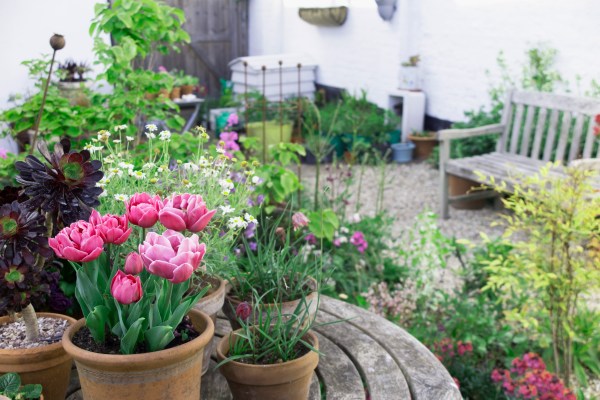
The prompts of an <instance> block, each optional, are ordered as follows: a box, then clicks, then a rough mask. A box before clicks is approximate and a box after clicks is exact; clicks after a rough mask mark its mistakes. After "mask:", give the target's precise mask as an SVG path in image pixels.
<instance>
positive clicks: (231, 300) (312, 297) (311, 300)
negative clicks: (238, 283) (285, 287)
mask: <svg viewBox="0 0 600 400" xmlns="http://www.w3.org/2000/svg"><path fill="white" fill-rule="evenodd" d="M309 285H310V286H311V289H313V291H312V292H311V293H309V294H308V295H307V296H306V297H305V301H306V304H307V305H308V317H309V318H310V319H311V320H312V319H313V318H314V316H315V315H316V313H317V306H318V301H319V298H318V297H319V292H318V291H317V281H316V280H315V279H313V278H310V280H309ZM227 292H228V293H229V290H228V291H227ZM259 294H260V293H259ZM301 301H302V299H298V300H292V301H286V302H283V303H281V304H262V305H261V307H262V308H264V309H274V308H275V307H276V306H277V308H279V310H280V311H281V314H288V315H291V314H293V313H294V311H295V310H296V308H298V305H299V304H300V302H301ZM240 303H242V300H240V299H238V298H237V297H235V296H230V295H229V294H227V295H226V296H225V304H224V305H223V313H224V314H225V316H226V317H227V319H228V320H229V323H230V324H231V328H232V329H233V330H236V329H240V328H241V325H240V324H239V323H238V322H237V317H236V315H235V310H236V308H237V306H238V305H239V304H240ZM253 318H254V317H253V316H250V318H249V322H252V321H253Z"/></svg>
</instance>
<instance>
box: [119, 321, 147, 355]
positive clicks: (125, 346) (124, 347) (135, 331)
mask: <svg viewBox="0 0 600 400" xmlns="http://www.w3.org/2000/svg"><path fill="white" fill-rule="evenodd" d="M144 320H145V318H140V319H138V320H137V321H135V322H134V323H133V325H131V326H130V327H129V329H128V330H127V333H125V335H124V336H123V337H122V338H121V353H122V354H132V353H133V351H134V350H135V346H136V344H137V343H138V341H139V338H140V331H141V330H142V323H143V322H144Z"/></svg>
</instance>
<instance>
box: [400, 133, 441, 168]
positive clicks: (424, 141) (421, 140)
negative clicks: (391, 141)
mask: <svg viewBox="0 0 600 400" xmlns="http://www.w3.org/2000/svg"><path fill="white" fill-rule="evenodd" d="M429 133H430V135H429V136H415V135H408V139H409V140H410V141H411V142H413V143H414V144H415V152H414V157H415V158H416V159H417V160H419V161H422V160H426V159H428V158H429V156H430V155H431V153H432V152H433V149H434V148H435V147H436V146H437V145H438V143H439V142H438V140H437V139H436V137H435V133H433V132H429Z"/></svg>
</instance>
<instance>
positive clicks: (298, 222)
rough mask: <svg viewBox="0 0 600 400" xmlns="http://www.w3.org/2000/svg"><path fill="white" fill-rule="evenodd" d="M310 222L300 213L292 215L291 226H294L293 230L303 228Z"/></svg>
mask: <svg viewBox="0 0 600 400" xmlns="http://www.w3.org/2000/svg"><path fill="white" fill-rule="evenodd" d="M309 222H310V220H309V219H308V217H307V216H306V215H304V214H303V213H301V212H297V213H294V215H292V224H293V225H294V230H297V229H299V228H302V227H303V226H307V225H308V223H309Z"/></svg>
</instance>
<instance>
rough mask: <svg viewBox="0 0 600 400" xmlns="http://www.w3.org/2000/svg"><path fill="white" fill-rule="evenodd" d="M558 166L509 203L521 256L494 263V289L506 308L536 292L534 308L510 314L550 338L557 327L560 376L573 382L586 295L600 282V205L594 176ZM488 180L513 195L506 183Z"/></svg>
mask: <svg viewBox="0 0 600 400" xmlns="http://www.w3.org/2000/svg"><path fill="white" fill-rule="evenodd" d="M552 168H553V165H552V164H549V165H547V166H545V167H543V168H542V169H541V170H540V171H539V173H536V174H535V175H533V176H530V177H524V178H523V180H522V183H520V184H516V185H515V186H514V188H513V191H514V194H513V195H512V196H510V197H508V198H507V199H505V200H503V202H504V204H505V206H506V207H507V208H508V209H509V210H511V211H512V214H509V215H506V216H503V219H504V221H505V224H506V231H505V235H504V236H505V238H506V239H509V238H510V239H512V243H513V246H514V250H513V251H511V252H510V253H509V254H508V255H507V256H506V257H498V258H497V259H495V260H491V261H490V263H489V266H488V268H487V270H488V273H489V274H490V275H489V278H488V284H487V285H486V288H489V289H493V290H495V291H498V292H501V293H502V299H503V300H504V301H505V302H506V301H511V300H512V299H513V297H514V293H515V292H517V293H528V294H530V298H529V299H528V301H527V303H526V304H522V305H520V307H510V309H509V310H508V311H507V312H506V315H507V317H508V318H509V319H511V320H513V321H518V322H520V323H521V324H523V326H524V327H525V328H528V329H531V330H533V331H542V332H543V325H542V324H541V322H543V321H546V320H549V321H550V337H551V343H550V345H551V347H552V365H553V370H554V371H555V372H556V373H557V374H558V375H559V376H560V377H562V378H563V379H564V381H565V382H570V377H571V374H572V373H573V370H574V338H575V330H574V328H575V318H576V316H577V313H578V310H579V309H580V308H581V307H585V304H584V303H583V302H582V300H581V299H582V296H584V295H586V294H587V293H590V292H591V291H593V290H595V289H597V288H598V282H600V272H599V271H598V269H597V268H596V265H597V263H598V262H599V261H600V257H599V255H600V254H599V252H598V249H597V248H596V247H594V245H593V243H597V242H598V232H600V221H599V220H598V219H597V216H598V215H600V199H599V198H598V197H597V196H594V189H593V188H592V187H591V186H590V184H589V180H590V179H591V177H592V176H593V175H594V173H593V172H591V171H589V170H585V169H578V168H567V169H566V175H565V176H564V177H563V176H556V175H553V174H552V173H551V171H552ZM483 178H485V177H483ZM488 181H489V184H490V185H491V186H493V187H495V189H496V190H498V191H499V192H505V191H506V183H504V182H503V183H499V182H495V181H494V180H493V179H489V180H488ZM516 233H519V236H518V237H517V236H516V235H515V234H516ZM521 235H524V236H521ZM521 237H524V238H526V239H520V238H521Z"/></svg>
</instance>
